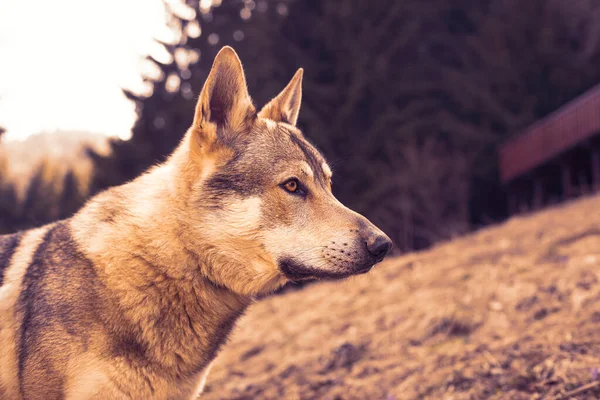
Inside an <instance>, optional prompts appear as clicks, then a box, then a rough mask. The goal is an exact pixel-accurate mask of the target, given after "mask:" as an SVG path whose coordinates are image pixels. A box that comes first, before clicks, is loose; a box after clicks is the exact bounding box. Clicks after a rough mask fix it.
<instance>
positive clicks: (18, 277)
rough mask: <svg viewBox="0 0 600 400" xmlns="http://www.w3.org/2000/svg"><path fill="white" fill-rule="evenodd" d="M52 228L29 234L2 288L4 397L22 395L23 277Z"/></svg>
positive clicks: (0, 334) (0, 383) (0, 361)
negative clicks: (19, 352)
mask: <svg viewBox="0 0 600 400" xmlns="http://www.w3.org/2000/svg"><path fill="white" fill-rule="evenodd" d="M48 229H49V226H43V227H41V228H37V229H34V230H31V231H29V232H27V233H26V234H25V236H24V237H23V239H22V240H21V244H20V246H19V247H18V249H17V251H16V253H15V255H14V256H13V258H12V262H11V264H10V266H9V268H8V269H7V270H6V274H5V279H4V283H3V285H2V287H0V321H2V326H1V328H2V329H0V344H2V346H1V347H2V348H3V351H0V394H1V393H2V390H4V391H5V392H6V393H17V392H18V382H17V381H16V379H15V378H16V376H15V375H14V372H15V371H16V369H17V360H16V357H15V345H16V336H17V334H18V329H17V328H18V324H19V321H18V320H17V318H16V317H17V315H16V312H15V311H16V310H15V305H16V303H17V299H18V297H19V294H20V293H21V282H22V280H23V275H24V274H25V271H26V270H27V266H28V265H29V264H30V263H31V260H32V258H33V253H34V252H35V250H36V249H37V247H38V245H39V244H40V243H41V242H42V240H43V238H44V234H45V233H46V232H47V231H48Z"/></svg>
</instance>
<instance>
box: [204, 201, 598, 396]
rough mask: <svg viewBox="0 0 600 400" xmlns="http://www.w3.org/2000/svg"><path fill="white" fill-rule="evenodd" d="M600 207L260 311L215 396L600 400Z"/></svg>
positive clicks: (392, 265) (587, 206)
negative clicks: (558, 399) (570, 399)
mask: <svg viewBox="0 0 600 400" xmlns="http://www.w3.org/2000/svg"><path fill="white" fill-rule="evenodd" d="M599 210H600V197H594V198H589V199H584V200H580V201H577V202H574V203H571V204H568V205H566V206H563V207H558V208H554V209H552V210H548V211H544V212H541V213H538V214H535V215H532V216H527V217H518V218H513V219H511V220H510V221H508V222H507V223H505V224H503V225H501V226H498V227H494V228H490V229H486V230H482V231H480V232H478V233H475V234H473V235H470V236H466V237H464V238H461V239H459V240H456V241H453V242H450V243H447V244H443V245H440V246H437V247H435V248H434V249H432V250H429V251H426V252H422V253H415V254H408V255H406V256H404V257H399V258H395V259H391V260H389V261H387V262H385V263H383V264H382V265H380V266H378V267H377V268H376V269H375V270H373V271H372V272H371V273H370V274H368V275H366V276H362V277H356V278H353V279H351V280H348V281H346V282H337V283H334V282H324V283H319V284H315V285H313V286H310V287H308V288H306V289H305V290H300V291H296V292H291V293H287V294H284V295H282V296H276V297H271V298H268V299H265V300H263V301H261V302H259V303H257V304H256V305H254V306H253V307H252V308H251V309H250V310H249V312H248V313H247V316H246V317H245V318H244V319H243V320H242V321H241V322H240V324H239V328H238V329H237V331H236V333H235V334H234V336H233V338H232V340H231V341H230V343H229V344H227V345H226V347H225V350H224V351H223V352H222V354H221V355H220V356H219V358H218V359H217V363H216V365H215V367H214V368H213V371H212V373H211V375H210V376H209V379H208V385H207V388H206V392H205V394H204V395H203V396H202V399H332V400H333V399H387V400H393V399H421V398H424V399H425V398H429V399H487V398H490V399H532V398H544V399H552V398H576V399H587V398H589V399H592V398H595V399H598V398H599V397H600V381H599V380H597V379H598V378H597V376H596V375H597V372H596V371H597V370H595V369H596V368H600V283H599V279H600V212H599Z"/></svg>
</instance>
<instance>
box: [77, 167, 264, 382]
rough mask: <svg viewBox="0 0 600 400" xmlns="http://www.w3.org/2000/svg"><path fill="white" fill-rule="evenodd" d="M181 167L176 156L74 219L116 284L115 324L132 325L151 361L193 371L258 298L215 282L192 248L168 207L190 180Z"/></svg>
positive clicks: (83, 241) (88, 249)
mask: <svg viewBox="0 0 600 400" xmlns="http://www.w3.org/2000/svg"><path fill="white" fill-rule="evenodd" d="M178 169H179V166H178V163H177V162H174V160H170V161H169V162H167V163H166V164H165V165H163V166H160V167H156V168H154V169H153V170H151V171H150V172H149V173H147V174H145V175H143V176H141V177H140V178H138V179H136V180H135V181H133V182H131V183H129V184H126V185H124V186H120V187H117V188H114V189H110V190H109V191H107V192H105V193H102V194H100V195H98V196H97V197H96V198H94V199H92V200H91V201H90V202H89V203H88V205H87V206H86V207H85V208H84V209H83V210H82V211H81V212H80V213H79V214H77V215H76V216H74V217H73V218H72V220H71V221H70V224H71V228H72V232H73V235H74V239H75V240H76V242H77V243H78V244H79V247H80V249H81V251H82V252H83V253H84V254H85V255H86V256H87V257H88V258H89V259H90V260H92V262H93V264H94V265H95V266H96V268H97V269H98V271H97V272H98V275H99V277H100V279H103V280H105V281H106V282H110V283H109V284H107V285H106V286H107V287H109V288H113V289H114V293H113V295H114V298H115V302H116V303H117V304H118V307H119V312H118V313H115V314H114V317H115V318H117V319H119V318H120V319H121V320H117V321H115V326H118V325H119V324H125V325H126V326H131V329H132V330H133V333H134V334H135V335H136V336H137V337H139V339H138V340H139V341H140V342H141V343H142V345H143V348H145V349H147V353H148V358H150V359H152V361H155V362H156V363H159V364H160V365H163V366H165V367H169V368H172V372H174V373H176V376H187V375H190V374H191V375H193V374H194V373H198V372H200V371H201V370H202V369H203V368H204V367H206V365H207V364H208V363H209V362H210V361H211V360H212V359H213V358H214V357H215V355H216V351H217V350H218V347H219V346H220V345H221V344H222V342H223V341H224V340H225V339H226V337H227V335H228V334H229V331H230V330H231V328H232V326H233V323H234V322H235V320H236V319H237V318H238V317H239V316H240V315H241V314H242V313H243V312H244V310H245V309H246V308H247V306H248V305H249V304H250V303H251V302H252V300H253V299H252V296H251V295H249V294H245V293H239V292H236V291H234V290H231V289H230V288H227V287H224V286H223V285H220V284H217V283H215V282H214V281H213V280H211V279H210V277H208V276H207V274H206V273H205V272H203V271H205V270H206V265H205V262H206V260H205V258H204V257H203V255H202V253H201V252H198V251H197V250H195V249H191V248H189V246H187V245H186V243H185V239H183V238H182V237H183V236H185V235H183V234H182V232H180V227H181V225H180V223H181V221H180V220H179V219H180V216H179V215H178V213H177V210H169V209H166V207H171V208H172V207H177V205H178V204H181V203H180V202H181V201H185V200H184V199H176V198H174V197H175V196H177V195H178V192H179V190H178V187H177V186H178V185H182V184H185V182H183V183H182V182H181V181H179V182H178V180H177V179H176V177H177V174H179V173H180V172H181V171H178ZM157 181H159V182H160V183H159V182H157ZM90 221H93V223H90ZM109 249H110V251H109ZM132 292H136V295H135V296H130V295H128V293H132ZM140 298H143V299H144V302H143V303H139V299H140ZM120 315H122V316H121V317H120ZM123 319H124V320H123ZM142 322H143V323H142ZM141 326H146V327H148V326H152V327H154V329H153V330H151V331H147V330H146V331H142V330H141V329H138V328H139V327H141Z"/></svg>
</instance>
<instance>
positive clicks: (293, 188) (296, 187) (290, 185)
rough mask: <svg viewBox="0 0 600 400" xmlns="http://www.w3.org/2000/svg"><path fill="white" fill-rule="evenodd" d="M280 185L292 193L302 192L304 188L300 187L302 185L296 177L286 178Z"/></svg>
mask: <svg viewBox="0 0 600 400" xmlns="http://www.w3.org/2000/svg"><path fill="white" fill-rule="evenodd" d="M281 187H282V188H283V189H284V190H285V191H286V192H288V193H292V194H303V193H304V190H303V189H302V185H301V184H300V181H298V179H296V178H292V179H288V180H287V181H285V182H284V183H283V184H282V185H281Z"/></svg>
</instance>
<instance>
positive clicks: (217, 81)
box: [192, 46, 256, 150]
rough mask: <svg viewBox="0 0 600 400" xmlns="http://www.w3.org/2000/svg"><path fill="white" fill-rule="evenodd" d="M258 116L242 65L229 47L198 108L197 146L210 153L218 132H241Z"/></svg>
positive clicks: (216, 63)
mask: <svg viewBox="0 0 600 400" xmlns="http://www.w3.org/2000/svg"><path fill="white" fill-rule="evenodd" d="M255 115H256V109H255V108H254V105H253V104H252V99H251V98H250V95H249V94H248V88H247V87H246V77H245V76H244V70H243V68H242V63H241V62H240V59H239V58H238V56H237V54H236V53H235V51H234V50H233V49H232V48H231V47H229V46H225V47H223V48H222V49H221V51H219V53H218V54H217V56H216V57H215V61H214V63H213V66H212V68H211V70H210V73H209V74H208V78H206V82H204V87H203V88H202V92H201V93H200V98H199V100H198V104H197V105H196V113H195V115H194V123H193V127H192V128H193V131H194V135H195V136H196V140H197V144H199V145H200V147H201V148H203V149H204V150H206V149H207V148H210V146H211V145H212V144H213V143H214V142H215V141H216V139H217V132H219V131H221V130H222V131H233V132H238V131H241V130H242V129H243V128H244V127H245V124H248V123H250V121H251V120H252V119H253V118H254V116H255Z"/></svg>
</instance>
